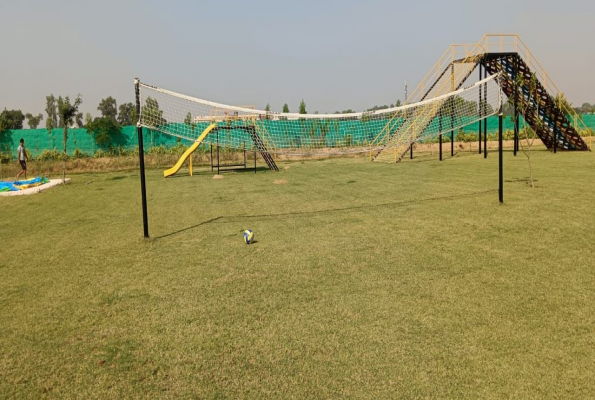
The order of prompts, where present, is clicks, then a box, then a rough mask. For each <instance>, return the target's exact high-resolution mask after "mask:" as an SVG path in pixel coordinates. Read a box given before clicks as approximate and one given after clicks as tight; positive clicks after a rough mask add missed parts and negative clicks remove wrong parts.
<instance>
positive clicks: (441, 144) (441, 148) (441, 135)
mask: <svg viewBox="0 0 595 400" xmlns="http://www.w3.org/2000/svg"><path fill="white" fill-rule="evenodd" d="M440 161H442V135H440Z"/></svg>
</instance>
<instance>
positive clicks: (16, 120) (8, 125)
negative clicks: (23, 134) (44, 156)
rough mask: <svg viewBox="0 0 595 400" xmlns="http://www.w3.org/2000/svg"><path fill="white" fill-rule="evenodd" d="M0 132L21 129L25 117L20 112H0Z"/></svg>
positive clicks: (5, 110)
mask: <svg viewBox="0 0 595 400" xmlns="http://www.w3.org/2000/svg"><path fill="white" fill-rule="evenodd" d="M1 115H2V121H3V122H2V125H3V128H4V129H2V131H5V130H7V129H23V121H24V120H25V116H24V115H23V112H22V111H21V110H7V109H6V108H5V109H4V111H2V114H1Z"/></svg>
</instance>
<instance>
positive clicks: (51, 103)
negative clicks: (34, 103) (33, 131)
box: [45, 94, 58, 133]
mask: <svg viewBox="0 0 595 400" xmlns="http://www.w3.org/2000/svg"><path fill="white" fill-rule="evenodd" d="M45 102H46V105H45V112H46V114H47V115H48V117H47V119H46V120H45V127H46V128H47V130H48V132H49V133H51V132H52V129H54V128H55V127H56V126H58V114H57V108H56V98H55V97H54V95H53V94H50V95H49V96H46V97H45Z"/></svg>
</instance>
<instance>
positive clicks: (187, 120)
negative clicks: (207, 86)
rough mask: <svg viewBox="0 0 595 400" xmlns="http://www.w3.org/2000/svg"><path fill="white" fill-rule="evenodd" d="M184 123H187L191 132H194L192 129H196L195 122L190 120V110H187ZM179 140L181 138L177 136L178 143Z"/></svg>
mask: <svg viewBox="0 0 595 400" xmlns="http://www.w3.org/2000/svg"><path fill="white" fill-rule="evenodd" d="M184 124H185V125H187V126H188V127H189V128H190V129H192V132H193V133H194V130H195V129H196V124H195V123H194V122H192V113H190V111H189V112H188V114H186V118H184ZM181 141H182V140H181V139H180V138H178V143H180V142H181Z"/></svg>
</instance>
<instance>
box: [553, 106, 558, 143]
mask: <svg viewBox="0 0 595 400" xmlns="http://www.w3.org/2000/svg"><path fill="white" fill-rule="evenodd" d="M554 106H555V104H554ZM554 114H555V115H556V117H557V116H558V112H557V111H554ZM552 136H553V137H554V154H556V152H557V151H558V141H557V140H556V139H557V138H556V119H554V127H553V128H552Z"/></svg>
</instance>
